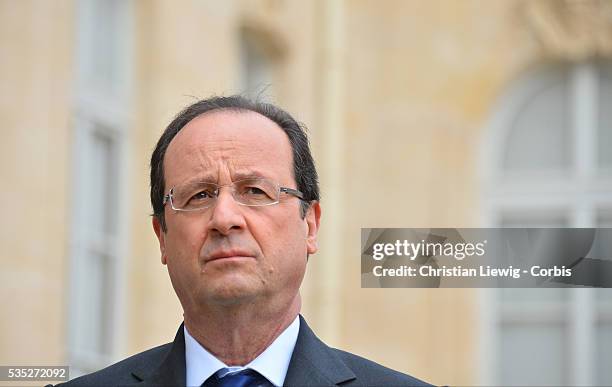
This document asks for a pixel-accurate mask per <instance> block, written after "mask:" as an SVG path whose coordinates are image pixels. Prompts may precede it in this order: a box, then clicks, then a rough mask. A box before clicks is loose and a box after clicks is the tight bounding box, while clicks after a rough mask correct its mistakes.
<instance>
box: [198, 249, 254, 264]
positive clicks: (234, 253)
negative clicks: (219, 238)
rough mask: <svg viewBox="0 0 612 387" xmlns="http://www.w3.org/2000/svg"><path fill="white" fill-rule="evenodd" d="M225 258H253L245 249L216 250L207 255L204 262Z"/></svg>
mask: <svg viewBox="0 0 612 387" xmlns="http://www.w3.org/2000/svg"><path fill="white" fill-rule="evenodd" d="M227 258H253V255H252V254H251V253H249V252H247V251H243V250H223V251H216V252H214V253H213V254H211V255H209V256H208V258H207V259H206V262H207V263H208V262H211V261H217V260H220V259H227Z"/></svg>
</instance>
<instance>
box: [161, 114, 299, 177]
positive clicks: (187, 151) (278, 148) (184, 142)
mask: <svg viewBox="0 0 612 387" xmlns="http://www.w3.org/2000/svg"><path fill="white" fill-rule="evenodd" d="M252 174H255V175H261V176H263V177H267V178H271V179H275V180H277V181H278V182H280V183H285V184H286V183H289V182H293V156H292V151H291V144H290V142H289V138H288V137H287V134H286V133H285V132H284V131H283V129H281V128H280V127H279V126H278V125H277V124H276V123H275V122H274V121H272V120H270V119H269V118H267V117H265V116H263V115H261V114H259V113H255V112H252V111H230V110H220V111H214V112H209V113H205V114H202V115H201V116H199V117H197V118H195V119H193V120H191V121H190V122H189V123H188V124H187V125H185V126H184V127H183V129H181V131H179V133H178V134H177V135H176V136H175V137H174V139H173V140H172V141H171V143H170V145H169V146H168V149H167V151H166V155H165V157H164V177H165V180H166V187H172V186H173V185H175V184H178V183H182V182H185V181H188V180H193V179H205V180H211V181H216V182H219V181H220V180H223V179H227V178H229V179H231V180H232V181H234V180H236V179H237V178H239V177H241V176H242V175H252ZM288 179H289V180H288Z"/></svg>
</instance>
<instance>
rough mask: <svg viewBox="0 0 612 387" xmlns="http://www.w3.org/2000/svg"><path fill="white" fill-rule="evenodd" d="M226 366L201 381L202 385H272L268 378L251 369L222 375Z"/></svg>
mask: <svg viewBox="0 0 612 387" xmlns="http://www.w3.org/2000/svg"><path fill="white" fill-rule="evenodd" d="M226 371H227V368H223V369H221V370H219V371H217V372H216V373H215V374H213V375H212V376H211V377H210V378H208V379H206V381H205V382H204V383H202V387H272V386H274V385H273V384H272V383H270V381H269V380H268V379H266V378H265V377H263V376H262V375H261V374H260V373H259V372H257V371H255V370H252V369H245V370H242V371H238V372H233V373H228V374H227V375H225V376H223V377H219V374H223V373H225V372H226Z"/></svg>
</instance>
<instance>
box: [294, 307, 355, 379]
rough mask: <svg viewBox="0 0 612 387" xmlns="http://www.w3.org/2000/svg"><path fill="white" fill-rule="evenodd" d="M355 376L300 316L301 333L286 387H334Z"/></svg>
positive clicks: (296, 344)
mask: <svg viewBox="0 0 612 387" xmlns="http://www.w3.org/2000/svg"><path fill="white" fill-rule="evenodd" d="M355 378H356V376H355V374H354V373H353V372H352V371H351V370H350V369H349V368H348V367H347V366H346V364H344V362H343V361H342V360H341V359H340V358H338V357H337V356H336V355H335V354H334V353H333V351H332V349H331V348H329V347H328V346H327V345H325V344H324V343H323V342H322V341H321V340H319V338H318V337H317V336H316V335H315V334H314V332H313V331H312V330H311V329H310V327H309V326H308V324H306V321H305V320H304V318H303V317H302V316H301V315H300V332H299V334H298V339H297V342H296V343H295V349H294V350H293V355H292V356H291V361H290V363H289V369H288V370H287V376H286V377H285V383H284V384H285V385H286V386H335V385H337V384H339V383H342V382H346V381H348V380H351V379H355Z"/></svg>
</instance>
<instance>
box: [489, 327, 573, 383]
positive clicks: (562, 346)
mask: <svg viewBox="0 0 612 387" xmlns="http://www.w3.org/2000/svg"><path fill="white" fill-rule="evenodd" d="M565 331H566V329H565V328H564V326H563V325H541V326H534V325H526V326H522V325H506V326H505V327H503V329H502V338H501V354H500V355H501V356H500V364H501V375H500V379H501V380H500V382H501V383H500V384H501V385H505V386H525V385H547V386H550V385H557V386H558V385H567V380H568V378H567V375H566V370H567V364H566V355H567V348H566V343H565V340H564V336H565V334H566V332H565Z"/></svg>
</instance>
